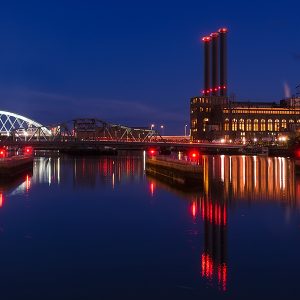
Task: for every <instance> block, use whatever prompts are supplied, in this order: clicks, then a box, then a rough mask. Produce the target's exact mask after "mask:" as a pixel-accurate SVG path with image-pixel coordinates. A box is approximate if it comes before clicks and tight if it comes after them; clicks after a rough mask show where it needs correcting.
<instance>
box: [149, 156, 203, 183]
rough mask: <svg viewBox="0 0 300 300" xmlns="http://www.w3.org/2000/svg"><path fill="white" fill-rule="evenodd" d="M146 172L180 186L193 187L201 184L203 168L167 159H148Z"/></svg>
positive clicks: (190, 163) (186, 162) (194, 163)
mask: <svg viewBox="0 0 300 300" xmlns="http://www.w3.org/2000/svg"><path fill="white" fill-rule="evenodd" d="M146 172H147V173H148V174H150V175H152V176H157V177H160V178H165V179H168V181H172V182H174V183H177V184H180V185H195V184H200V183H201V182H202V176H203V166H202V165H198V164H196V162H188V161H180V160H176V159H172V158H167V157H149V158H147V159H146Z"/></svg>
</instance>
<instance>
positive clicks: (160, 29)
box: [0, 0, 300, 134]
mask: <svg viewBox="0 0 300 300" xmlns="http://www.w3.org/2000/svg"><path fill="white" fill-rule="evenodd" d="M3 2H4V1H1V4H0V103H1V105H0V109H2V110H10V111H13V112H18V113H21V114H24V115H26V116H29V117H32V118H34V119H36V120H37V121H40V122H42V123H44V124H48V123H55V122H58V121H64V120H69V119H72V118H75V117H86V116H93V117H98V118H101V119H104V120H108V121H112V122H116V123H123V124H129V125H140V126H146V125H148V124H150V123H152V122H153V123H155V124H157V125H160V124H164V125H165V126H166V133H178V134H182V133H183V128H184V124H185V123H187V122H188V121H189V114H188V112H189V98H190V97H192V96H194V95H198V94H199V93H200V91H201V90H202V81H203V80H202V64H203V62H202V56H203V54H202V53H203V52H202V47H201V46H202V45H201V42H200V40H199V39H200V37H201V36H203V35H205V34H207V33H210V32H212V31H213V30H216V29H218V28H219V27H221V26H226V27H228V28H229V43H228V46H229V47H228V50H229V83H228V84H229V91H230V93H234V94H235V95H236V97H237V99H239V100H263V101H274V100H279V99H280V98H282V97H283V96H284V84H285V83H286V84H288V86H290V88H291V90H292V92H293V91H294V87H295V86H296V85H297V84H299V83H300V38H299V34H300V18H299V11H300V3H299V2H298V1H247V2H246V1H239V2H237V1H218V0H215V1H199V0H198V1H188V0H187V1H177V2H176V1H163V0H162V1H155V0H152V1H141V0H140V1H130V0H128V1H87V0H86V1H74V0H73V1H62V0H60V1H54V0H52V1H46V0H44V1H30V0H29V1H6V3H3Z"/></svg>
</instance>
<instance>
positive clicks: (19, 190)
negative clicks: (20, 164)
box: [0, 169, 32, 208]
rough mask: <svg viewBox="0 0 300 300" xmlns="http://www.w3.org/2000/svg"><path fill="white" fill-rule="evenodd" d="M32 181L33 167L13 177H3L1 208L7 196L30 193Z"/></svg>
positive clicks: (0, 186)
mask: <svg viewBox="0 0 300 300" xmlns="http://www.w3.org/2000/svg"><path fill="white" fill-rule="evenodd" d="M31 181H32V169H29V170H28V171H25V172H22V173H21V174H19V175H17V176H15V177H13V178H5V179H3V178H2V179H1V180H0V208H1V207H3V205H4V203H5V199H6V198H7V197H9V196H14V195H18V194H26V193H28V192H29V190H30V188H31Z"/></svg>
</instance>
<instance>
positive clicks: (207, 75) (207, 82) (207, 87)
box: [202, 36, 211, 95]
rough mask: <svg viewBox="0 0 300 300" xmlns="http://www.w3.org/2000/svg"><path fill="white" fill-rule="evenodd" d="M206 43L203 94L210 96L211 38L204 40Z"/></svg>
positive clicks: (206, 37)
mask: <svg viewBox="0 0 300 300" xmlns="http://www.w3.org/2000/svg"><path fill="white" fill-rule="evenodd" d="M202 41H203V43H204V90H203V94H205V95H208V94H209V93H210V92H211V87H210V41H211V38H210V37H209V36H205V37H204V38H202Z"/></svg>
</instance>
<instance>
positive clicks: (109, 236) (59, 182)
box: [0, 153, 300, 300]
mask: <svg viewBox="0 0 300 300" xmlns="http://www.w3.org/2000/svg"><path fill="white" fill-rule="evenodd" d="M201 159H203V164H204V176H203V178H199V187H196V188H195V189H192V190H189V189H185V190H184V191H183V190H181V189H179V188H177V187H176V186H172V185H170V184H169V183H168V182H162V181H160V180H157V179H155V178H151V177H149V176H147V175H146V174H145V171H144V169H145V162H144V157H143V155H142V153H140V154H139V153H137V154H134V155H120V156H110V157H71V156H60V157H36V158H35V160H34V166H33V170H32V171H30V172H28V173H26V174H24V175H22V176H20V177H19V178H15V180H14V181H13V182H6V183H1V184H0V266H1V272H0V286H1V289H0V291H1V292H0V295H1V299H43V300H45V299H223V298H225V299H226V298H230V299H254V298H259V299H260V298H272V299H283V298H286V299H299V295H300V285H299V278H300V277H299V270H300V259H299V253H300V177H296V176H295V175H294V163H293V161H291V160H290V159H288V158H281V157H260V156H224V155H221V156H204V157H202V158H201Z"/></svg>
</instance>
